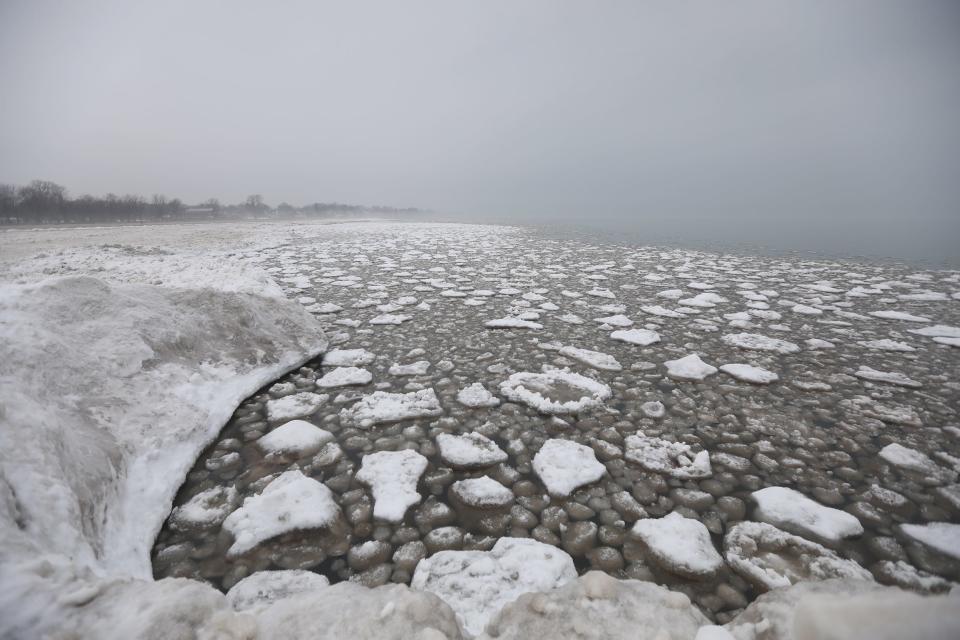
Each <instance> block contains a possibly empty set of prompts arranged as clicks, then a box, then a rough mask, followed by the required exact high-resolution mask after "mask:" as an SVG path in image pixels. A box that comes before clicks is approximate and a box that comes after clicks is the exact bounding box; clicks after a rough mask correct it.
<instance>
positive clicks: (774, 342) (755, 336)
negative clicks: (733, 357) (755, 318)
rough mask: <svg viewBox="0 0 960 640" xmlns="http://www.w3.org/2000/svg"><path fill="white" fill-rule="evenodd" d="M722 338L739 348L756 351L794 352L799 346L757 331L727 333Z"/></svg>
mask: <svg viewBox="0 0 960 640" xmlns="http://www.w3.org/2000/svg"><path fill="white" fill-rule="evenodd" d="M722 340H723V341H724V342H725V343H727V344H729V345H731V346H734V347H740V348H741V349H754V350H757V351H775V352H777V353H795V352H797V351H799V350H800V347H798V346H797V345H795V344H793V343H792V342H787V341H786V340H780V339H779V338H769V337H767V336H762V335H760V334H759V333H729V334H727V335H725V336H723V338H722Z"/></svg>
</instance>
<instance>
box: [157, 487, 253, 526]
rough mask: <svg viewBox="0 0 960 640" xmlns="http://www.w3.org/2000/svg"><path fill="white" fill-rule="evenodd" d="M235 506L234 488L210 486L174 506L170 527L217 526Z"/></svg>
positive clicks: (235, 491)
mask: <svg viewBox="0 0 960 640" xmlns="http://www.w3.org/2000/svg"><path fill="white" fill-rule="evenodd" d="M236 506H237V490H236V489H234V488H233V487H221V486H218V487H212V488H210V489H207V490H206V491H201V492H200V493H198V494H197V495H195V496H193V497H192V498H190V499H189V500H188V501H187V502H185V503H184V504H182V505H180V506H179V507H175V508H174V509H173V511H172V512H171V513H170V528H171V529H173V530H175V531H184V530H189V529H206V528H209V527H215V526H219V525H220V523H222V522H223V519H224V518H226V517H227V516H228V515H229V514H230V512H231V511H233V510H234V509H235V508H236Z"/></svg>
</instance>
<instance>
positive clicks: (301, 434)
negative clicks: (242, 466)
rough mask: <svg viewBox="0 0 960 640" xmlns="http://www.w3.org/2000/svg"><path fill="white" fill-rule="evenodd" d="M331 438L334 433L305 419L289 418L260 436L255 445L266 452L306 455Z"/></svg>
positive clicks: (331, 439)
mask: <svg viewBox="0 0 960 640" xmlns="http://www.w3.org/2000/svg"><path fill="white" fill-rule="evenodd" d="M333 440H334V435H333V434H332V433H330V432H329V431H327V430H325V429H321V428H320V427H318V426H316V425H313V424H310V423H309V422H306V421H305V420H291V421H290V422H285V423H283V424H282V425H280V426H279V427H277V428H276V429H274V430H273V431H271V432H269V433H267V434H266V435H264V436H261V437H260V438H259V439H258V440H257V446H258V447H260V449H261V450H262V451H263V452H264V453H268V454H269V453H272V454H277V455H297V456H307V455H310V454H311V453H316V452H317V451H319V450H320V447H322V446H323V445H325V444H327V443H328V442H332V441H333Z"/></svg>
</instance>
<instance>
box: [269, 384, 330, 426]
mask: <svg viewBox="0 0 960 640" xmlns="http://www.w3.org/2000/svg"><path fill="white" fill-rule="evenodd" d="M327 398H329V396H327V395H325V394H319V393H311V392H309V391H301V392H300V393H295V394H293V395H289V396H284V397H282V398H277V399H275V400H270V401H268V402H267V419H268V420H270V422H282V421H284V420H292V419H293V418H302V417H305V416H309V415H311V414H313V413H316V411H317V409H319V408H320V407H322V406H323V403H325V402H326V401H327Z"/></svg>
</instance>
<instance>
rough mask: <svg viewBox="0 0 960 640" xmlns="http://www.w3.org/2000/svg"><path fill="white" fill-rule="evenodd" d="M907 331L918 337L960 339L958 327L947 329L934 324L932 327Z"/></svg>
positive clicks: (945, 326)
mask: <svg viewBox="0 0 960 640" xmlns="http://www.w3.org/2000/svg"><path fill="white" fill-rule="evenodd" d="M909 331H910V333H915V334H917V335H918V336H927V337H930V338H960V327H948V326H947V325H943V324H936V325H933V326H932V327H924V328H923V329H910V330H909Z"/></svg>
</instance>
